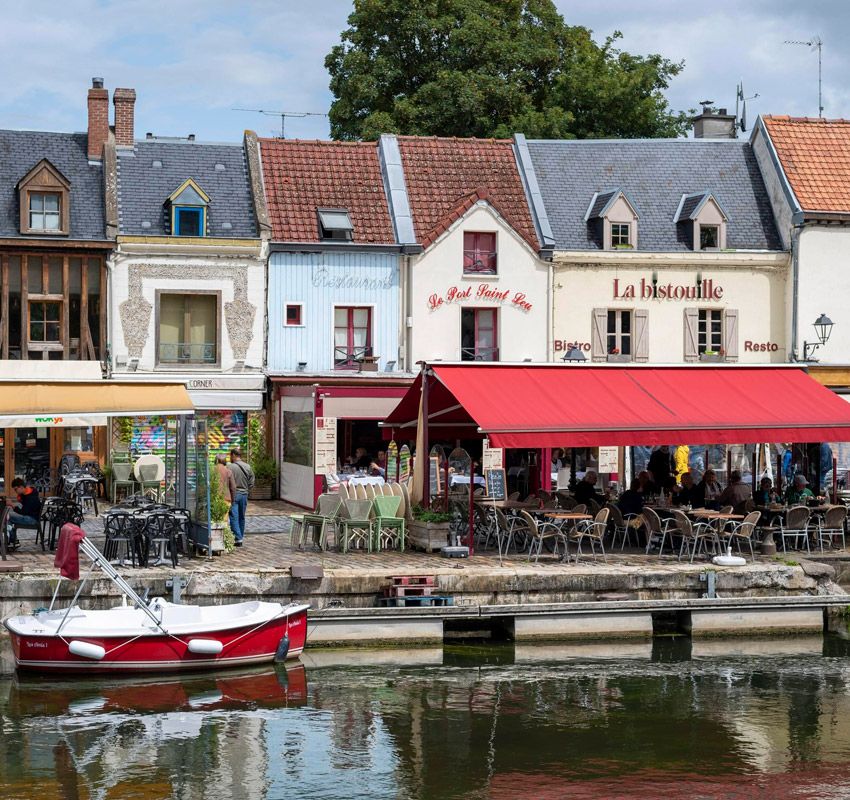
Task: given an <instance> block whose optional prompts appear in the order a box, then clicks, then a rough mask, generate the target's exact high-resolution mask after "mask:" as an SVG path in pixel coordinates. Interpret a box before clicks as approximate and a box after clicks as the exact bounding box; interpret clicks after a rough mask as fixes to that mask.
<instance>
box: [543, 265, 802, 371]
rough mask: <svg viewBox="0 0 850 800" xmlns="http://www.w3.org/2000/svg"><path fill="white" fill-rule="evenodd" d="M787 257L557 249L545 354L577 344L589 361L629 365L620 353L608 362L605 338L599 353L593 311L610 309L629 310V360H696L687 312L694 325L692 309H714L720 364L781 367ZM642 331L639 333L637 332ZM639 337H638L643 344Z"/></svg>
mask: <svg viewBox="0 0 850 800" xmlns="http://www.w3.org/2000/svg"><path fill="white" fill-rule="evenodd" d="M788 260H789V259H788V255H787V254H786V253H752V254H726V253H713V252H712V253H696V254H688V256H687V257H685V258H683V257H682V256H681V255H680V254H648V253H635V254H632V253H603V252H599V253H593V254H588V253H572V254H571V253H565V252H560V253H558V252H556V254H555V267H554V278H553V335H552V350H551V353H550V357H551V358H552V359H553V360H559V359H561V358H563V356H564V354H565V352H566V350H567V349H568V347H569V346H570V345H571V344H577V345H578V346H579V348H580V349H581V350H582V351H583V352H584V354H585V356H586V358H587V359H588V360H589V361H592V360H595V361H607V360H612V361H613V360H616V361H623V360H627V359H626V358H625V357H624V355H623V354H622V353H620V354H618V356H619V357H617V358H611V359H609V358H608V354H607V339H606V340H605V342H604V344H603V346H602V351H601V352H600V346H599V337H598V336H597V339H596V341H594V328H593V325H594V321H593V316H594V310H596V312H597V314H600V313H601V312H602V310H607V309H614V310H623V311H631V312H632V326H631V327H632V331H631V333H632V340H631V343H630V344H631V348H630V349H631V351H632V352H631V356H632V357H631V359H630V360H632V361H636V362H647V363H662V364H676V363H683V362H692V361H699V360H700V358H699V357H698V355H697V354H696V353H695V352H694V349H693V346H690V347H689V345H688V337H689V331H688V329H687V324H688V323H687V321H686V316H687V314H688V313H690V314H691V323H690V324H691V325H692V326H693V325H694V324H695V323H696V321H697V318H696V317H695V316H694V315H693V310H694V309H695V310H697V311H698V310H699V309H709V310H713V311H719V312H720V318H721V320H722V326H723V340H722V341H723V344H722V346H723V349H724V351H725V352H724V358H723V359H721V360H725V361H734V362H736V363H765V362H775V363H778V362H783V361H785V360H787V348H786V342H785V317H786V284H787V281H788ZM653 278H655V284H654V286H653ZM698 279H699V281H700V284H699V290H698V289H697V281H698ZM686 310H687V311H686ZM606 316H607V315H606ZM638 317H640V320H638V319H637V318H638ZM600 319H601V317H600ZM600 324H602V323H601V322H600ZM639 326H644V329H643V330H640V331H639V330H638V328H639ZM691 331H693V328H692V329H691ZM604 333H607V331H603V334H604ZM691 335H692V333H691ZM638 336H641V337H643V341H642V343H641V345H640V346H639V345H638V342H637V337H638ZM602 338H603V339H605V336H604V335H603V337H602Z"/></svg>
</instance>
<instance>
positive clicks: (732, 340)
mask: <svg viewBox="0 0 850 800" xmlns="http://www.w3.org/2000/svg"><path fill="white" fill-rule="evenodd" d="M723 349H724V350H725V351H726V359H725V360H726V361H737V360H738V309H737V308H727V309H726V310H725V311H724V312H723Z"/></svg>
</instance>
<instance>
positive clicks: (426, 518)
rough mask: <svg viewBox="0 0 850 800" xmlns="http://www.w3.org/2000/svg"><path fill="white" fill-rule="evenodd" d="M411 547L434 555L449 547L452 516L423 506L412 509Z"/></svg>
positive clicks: (409, 539)
mask: <svg viewBox="0 0 850 800" xmlns="http://www.w3.org/2000/svg"><path fill="white" fill-rule="evenodd" d="M411 516H412V519H411V521H410V534H409V536H408V541H409V542H410V546H411V547H414V548H416V549H417V550H424V551H425V552H426V553H433V552H434V551H435V550H441V549H442V548H444V547H448V545H449V523H450V522H451V520H452V515H451V514H447V513H445V512H443V511H435V510H433V509H430V508H422V506H414V507H413V508H412V509H411Z"/></svg>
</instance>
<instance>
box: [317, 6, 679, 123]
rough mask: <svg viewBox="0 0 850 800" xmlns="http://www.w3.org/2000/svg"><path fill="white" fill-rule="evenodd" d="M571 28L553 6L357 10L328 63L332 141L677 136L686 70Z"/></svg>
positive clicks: (614, 39) (614, 38) (613, 38)
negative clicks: (674, 86) (390, 136)
mask: <svg viewBox="0 0 850 800" xmlns="http://www.w3.org/2000/svg"><path fill="white" fill-rule="evenodd" d="M620 38H621V35H620V34H619V33H615V34H614V35H613V36H610V37H608V38H607V39H606V40H605V41H604V42H603V43H602V44H598V43H597V42H595V41H594V40H593V38H592V36H591V31H589V30H588V29H587V28H584V27H581V26H570V25H567V24H566V22H565V21H564V19H563V17H562V16H561V15H560V14H559V13H558V11H557V9H556V8H555V5H554V3H553V2H552V0H354V10H353V12H352V13H351V15H350V16H349V18H348V28H347V29H346V30H344V31H343V32H342V37H341V42H340V43H339V44H338V45H336V46H335V47H334V48H333V49H332V50H331V52H330V53H329V54H328V56H327V58H326V59H325V66H326V67H327V69H328V72H329V73H330V76H331V80H330V88H331V91H332V92H333V95H334V98H335V99H334V101H333V103H332V104H331V109H330V122H331V135H332V136H333V138H335V139H374V138H376V137H377V136H379V135H380V134H381V133H399V134H416V135H423V136H432V135H438V136H480V137H489V136H497V137H504V136H510V135H511V134H513V133H514V132H516V131H519V132H522V133H525V134H526V135H527V136H529V137H535V138H591V137H614V136H616V137H658V136H679V135H681V134H683V133H684V132H685V130H686V129H687V127H688V117H687V115H686V114H685V113H683V112H674V111H673V110H672V109H671V108H670V106H669V104H668V102H667V99H666V97H665V95H664V90H665V89H667V88H668V86H669V84H670V81H671V79H672V78H673V77H675V76H676V75H678V74H679V72H680V71H681V70H682V68H683V66H684V64H683V62H682V63H680V62H673V61H670V60H668V59H666V58H664V57H662V56H661V55H658V54H650V55H647V56H637V55H632V54H630V53H626V52H623V51H621V50H619V49H618V48H617V47H616V44H617V42H618V40H619V39H620Z"/></svg>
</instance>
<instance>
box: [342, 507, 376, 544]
mask: <svg viewBox="0 0 850 800" xmlns="http://www.w3.org/2000/svg"><path fill="white" fill-rule="evenodd" d="M339 527H340V545H341V547H342V552H343V553H347V552H348V551H349V550H350V549H352V548H354V547H357V546H358V545H359V546H360V548H365V549H366V550H368V552H370V553H371V552H372V536H373V533H374V528H375V523H374V522H373V521H372V501H371V500H346V501H345V502H344V503H343V506H342V515H341V517H340V520H339Z"/></svg>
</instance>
